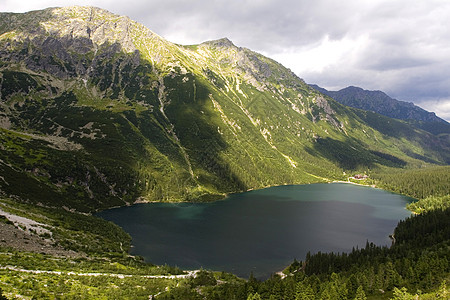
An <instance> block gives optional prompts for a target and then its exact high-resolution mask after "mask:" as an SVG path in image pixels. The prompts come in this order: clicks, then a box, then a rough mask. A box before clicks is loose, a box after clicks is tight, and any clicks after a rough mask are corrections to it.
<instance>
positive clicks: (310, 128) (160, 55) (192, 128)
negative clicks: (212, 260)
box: [0, 7, 450, 299]
mask: <svg viewBox="0 0 450 300" xmlns="http://www.w3.org/2000/svg"><path fill="white" fill-rule="evenodd" d="M0 141H1V142H0V229H1V233H2V238H1V239H0V287H1V289H3V291H4V294H5V295H7V296H8V297H10V298H13V297H16V296H17V297H18V298H20V297H22V296H23V297H24V298H26V299H27V298H29V299H31V298H32V297H35V298H38V299H40V298H42V299H46V298H67V299H77V298H78V299H99V298H110V299H121V298H134V299H148V298H149V295H152V296H153V295H155V297H156V295H158V296H157V297H156V298H157V299H165V298H168V299H169V298H172V299H203V298H207V299H247V298H248V297H251V298H249V299H257V297H258V296H259V295H264V297H265V296H267V298H269V297H270V296H271V295H272V294H273V295H276V296H275V297H278V298H279V299H281V298H280V297H279V295H281V294H280V293H281V292H285V291H288V292H289V293H291V292H293V291H295V289H292V287H293V286H300V283H301V282H303V281H301V280H300V279H302V278H304V277H302V276H310V275H311V274H303V275H299V274H300V273H299V272H297V274H293V273H292V276H291V275H289V276H291V277H289V278H290V279H288V280H286V281H282V280H281V278H280V277H277V276H275V277H274V278H273V279H271V280H268V281H267V282H264V283H262V282H256V281H255V279H254V278H250V279H249V280H248V281H245V280H243V279H239V278H236V277H235V276H234V275H232V274H225V273H213V272H209V271H204V270H201V271H199V272H197V273H189V274H187V273H186V272H184V271H182V270H179V269H178V268H174V267H169V266H153V265H151V264H147V263H144V262H143V260H142V259H141V258H139V257H134V256H130V255H129V250H130V247H131V240H130V237H129V235H128V234H126V233H125V232H124V231H123V230H122V229H121V228H119V227H118V226H116V225H114V224H112V223H110V222H107V221H105V220H102V219H98V218H96V217H93V216H92V213H94V212H95V211H98V210H102V209H107V208H112V207H117V206H125V205H132V204H133V203H136V202H149V201H213V200H217V199H221V198H223V197H224V196H225V195H226V194H228V193H233V192H239V191H245V190H249V189H256V188H262V187H267V186H273V185H282V184H303V183H314V182H329V181H334V180H347V178H348V177H349V176H352V175H354V174H368V175H369V179H368V180H366V181H367V182H368V183H375V184H377V185H379V186H381V187H384V188H386V189H391V190H396V191H400V192H402V193H405V194H410V195H416V194H415V193H417V195H419V193H422V194H421V195H420V196H417V197H420V198H426V197H427V196H430V197H438V198H439V201H440V202H442V203H443V205H440V204H439V205H434V203H435V201H434V200H433V199H431V200H430V199H428V198H427V199H428V200H422V202H418V203H419V204H417V207H416V210H417V211H418V212H424V211H433V209H434V208H436V207H435V206H439V208H442V209H445V208H446V207H447V206H446V204H447V201H448V196H447V195H446V193H445V192H444V193H440V192H439V193H437V192H436V190H435V189H433V188H430V187H428V186H426V184H424V185H420V187H419V190H415V189H414V188H411V186H408V184H407V183H408V182H409V179H410V178H414V179H417V180H422V181H426V178H427V177H428V175H429V174H431V173H433V172H434V171H433V170H436V172H437V173H438V174H447V171H448V167H446V166H445V165H448V164H449V162H450V144H449V141H448V139H445V138H443V137H442V136H441V137H440V136H436V135H433V134H432V133H430V132H426V131H423V130H420V129H417V128H415V127H412V126H410V125H409V124H408V123H406V122H403V121H400V120H395V119H390V118H388V117H384V116H381V115H378V114H375V113H372V112H367V111H363V110H359V109H354V108H349V107H346V106H344V105H342V104H340V103H338V102H336V101H334V100H333V99H331V98H329V97H328V96H326V95H324V94H322V93H320V92H319V91H316V90H314V89H313V88H311V87H309V86H308V85H307V84H305V83H304V82H303V80H302V79H300V78H298V77H297V76H296V75H295V74H294V73H292V72H291V71H290V70H289V69H287V68H285V67H283V66H282V65H280V64H279V63H277V62H275V61H273V60H272V59H270V58H267V57H264V56H262V55H260V54H258V53H255V52H253V51H251V50H249V49H245V48H240V47H237V46H235V45H234V44H233V43H232V42H231V41H230V40H228V39H220V40H216V41H209V42H205V43H202V44H199V45H189V46H182V45H177V44H173V43H170V42H168V41H166V40H164V39H163V38H161V37H160V36H158V35H157V34H155V33H153V32H151V31H150V30H149V29H147V28H145V27H144V26H143V25H141V24H139V23H137V22H134V21H132V20H130V19H129V18H128V17H123V16H118V15H114V14H112V13H110V12H107V11H105V10H102V9H98V8H93V7H68V8H49V9H46V10H41V11H33V12H29V13H25V14H13V13H0ZM439 165H443V167H439ZM430 167H431V168H432V169H430ZM430 170H431V171H430ZM427 172H431V173H427ZM405 174H406V175H405ZM433 174H434V173H433ZM403 176H404V177H403ZM447 177H448V176H447ZM447 177H445V176H436V177H435V178H437V179H436V180H437V181H433V183H432V185H433V186H438V187H439V189H443V190H445V188H446V187H448V183H447V184H445V183H442V181H441V180H442V179H445V178H447ZM391 178H395V180H392V182H391ZM408 178H409V179H408ZM419 178H420V179H419ZM435 182H437V183H435ZM413 193H414V194H413ZM447 194H448V193H447ZM446 197H447V198H446ZM430 202H433V203H432V204H430ZM440 202H439V203H440ZM445 214H447V212H444V210H443V212H442V215H439V216H438V218H441V217H442V216H446V215H445ZM435 216H436V215H433V213H432V212H431V213H430V215H427V216H426V217H424V219H425V221H426V222H428V221H429V222H431V223H432V222H435V221H436V218H434V217H435ZM433 218H434V219H433ZM412 219H413V220H416V221H417V219H414V218H412ZM425 221H424V222H425ZM414 222H415V221H413V222H412V223H414ZM417 222H419V223H417V224H420V222H421V221H417ZM405 224H406V225H404V224H403V225H402V226H403V227H402V228H405V226H406V227H408V226H412V227H411V228H416V227H414V226H416V225H417V224H416V223H414V224H412V225H411V224H410V223H405ZM432 224H434V223H432ZM444 225H445V224H444ZM435 227H436V228H437V229H436V231H435V232H431V233H430V236H431V237H430V241H437V242H436V244H437V246H436V247H434V246H430V245H429V244H424V245H421V247H420V249H418V250H417V252H411V255H412V256H411V259H410V261H409V265H408V264H406V263H405V264H404V265H403V264H401V263H398V264H395V271H396V272H397V274H400V275H402V276H403V274H406V273H407V272H409V268H406V267H405V268H406V269H407V270H406V271H405V270H404V269H402V267H404V266H408V267H409V266H411V264H413V263H418V262H420V259H421V257H422V258H423V257H425V256H426V254H427V253H433V255H435V256H433V258H432V262H435V263H436V264H438V266H436V267H435V268H434V267H433V268H431V269H430V271H429V272H428V273H427V271H426V270H425V271H423V270H421V271H420V272H422V271H423V272H422V273H420V276H424V277H426V276H428V278H431V279H430V280H431V281H432V280H438V281H440V282H438V283H437V282H429V281H430V280H429V281H427V282H426V284H424V285H423V288H424V289H425V292H427V293H431V292H432V291H439V292H441V290H442V291H443V292H442V293H444V292H446V291H447V290H446V287H445V286H444V285H443V287H442V288H440V286H439V284H440V283H441V281H442V282H444V283H445V280H446V279H447V280H448V274H449V271H448V261H447V262H446V261H445V259H444V258H445V254H448V247H447V246H448V239H445V238H442V236H443V234H445V233H447V231H445V230H441V227H443V226H442V224H441V223H439V224H437V225H436V226H435ZM408 228H410V227H408ZM427 228H428V227H427ZM404 232H408V230H407V229H406V230H404ZM425 233H426V232H425ZM405 234H406V233H405ZM435 235H437V236H435ZM404 241H405V243H406V244H407V246H408V247H409V246H410V245H412V244H414V242H415V238H411V237H408V236H406V237H405V239H404ZM405 247H406V246H405ZM433 247H434V248H433ZM446 247H447V248H446ZM369 250H370V249H369ZM361 251H363V250H361ZM361 251H360V252H358V253H356V254H355V257H356V258H358V255H359V254H361V253H362V254H364V255H365V254H366V253H363V252H361ZM377 251H379V252H377ZM383 251H385V250H383V249H376V250H374V253H375V252H376V253H375V254H377V255H375V254H374V256H373V257H376V258H377V259H378V258H379V259H380V262H381V263H382V264H383V268H384V269H383V270H382V271H380V272H379V273H376V274H375V273H373V274H372V273H371V274H369V275H370V276H371V275H374V276H372V277H370V278H371V279H373V280H378V281H377V282H376V284H375V283H374V284H371V285H370V284H369V283H367V284H366V283H365V282H363V279H361V278H362V277H361V278H358V279H357V281H355V280H354V279H351V280H352V284H354V283H355V282H357V283H358V286H352V288H351V292H347V293H346V294H345V295H346V297H347V296H348V297H347V298H350V297H351V296H356V294H357V290H358V287H359V285H360V286H362V288H363V292H364V291H365V293H367V294H371V295H375V296H377V295H378V294H377V289H378V288H380V289H381V288H383V289H387V290H388V291H389V292H388V293H390V294H389V295H392V293H393V291H394V285H393V282H394V281H393V280H390V281H389V280H385V281H383V280H384V279H383V280H382V278H384V277H383V276H385V275H386V274H387V273H386V272H387V271H386V270H388V271H389V272H390V271H392V268H391V265H389V261H390V260H396V259H397V256H395V255H397V254H398V253H402V254H403V252H398V253H397V252H395V253H394V254H392V253H390V252H389V253H387V252H383ZM386 251H387V250H386ZM446 251H447V252H446ZM380 253H382V254H380ZM386 253H387V254H386ZM378 254H380V255H379V256H378ZM385 254H386V255H387V256H386V255H385ZM383 255H384V256H383ZM324 257H325V256H324ZM330 257H331V259H330V260H327V263H329V262H330V261H331V263H329V265H324V268H326V267H328V269H327V270H325V271H323V270H321V271H320V274H316V275H311V276H312V277H308V279H307V280H308V282H306V281H305V282H304V283H305V284H306V283H308V284H311V286H312V287H314V288H315V289H317V292H319V291H320V292H321V293H322V292H323V290H325V289H328V290H329V291H328V292H329V293H332V292H334V291H331V289H333V288H336V286H337V285H343V284H344V283H345V284H349V283H348V282H350V279H349V278H348V277H349V276H350V277H351V275H350V274H351V271H352V270H353V269H352V266H353V267H354V270H355V272H357V271H358V272H360V273H362V272H363V271H364V270H361V269H357V268H359V267H357V266H355V265H354V264H353V263H354V261H357V259H356V258H355V260H354V261H353V260H348V261H346V262H347V263H348V264H347V265H346V269H343V270H338V269H336V268H335V266H334V265H332V263H333V262H334V260H333V259H336V261H341V260H345V258H341V257H340V256H339V257H338V258H336V257H334V256H333V255H330ZM367 257H369V256H367ZM443 257H444V258H443ZM421 263H422V264H423V265H426V264H425V262H421ZM368 266H369V267H371V266H370V265H368ZM388 267H389V269H387V268H388ZM411 268H413V267H412V266H411ZM328 270H329V271H332V272H329V271H328ZM291 271H294V270H291ZM322 271H323V272H322ZM341 271H342V273H339V272H341ZM376 271H377V272H378V270H376ZM441 271H442V272H441ZM374 272H375V271H374ZM414 272H415V270H414ZM417 272H419V271H417ZM432 272H434V273H432ZM436 272H441V273H439V274H435V273H436ZM294 273H295V272H294ZM333 273H334V274H335V275H333ZM338 273H339V274H338ZM392 273H393V274H394V275H395V273H394V272H392ZM431 273H432V274H431ZM336 274H338V275H336ZM355 274H356V273H355ZM408 274H409V273H408ZM414 274H418V273H414ZM366 275H367V274H366ZM369 275H367V276H369ZM375 275H376V276H378V277H376V276H375ZM409 275H411V274H409ZM409 275H408V276H409ZM296 276H298V277H296ZM314 276H316V277H314ZM336 276H337V277H336ZM367 276H366V278H368V277H367ZM300 277H301V278H300ZM305 278H306V277H305ZM292 279H295V280H292ZM297 279H299V280H297ZM397 279H398V278H397ZM422 279H423V278H422V277H420V278H419V277H414V276H411V277H404V278H403V279H402V280H398V281H395V284H396V285H395V287H397V285H398V286H401V285H402V284H403V286H407V287H408V288H409V289H410V290H411V289H413V291H414V293H419V292H420V291H418V289H419V288H422V286H421V285H420V284H418V283H417V282H416V281H420V280H422ZM358 280H359V281H358ZM414 280H416V281H414ZM286 287H288V288H286ZM300 287H301V286H300ZM302 289H303V288H302ZM275 290H276V291H277V293H275V292H274V291H275ZM348 291H350V288H349V289H348ZM288 292H286V293H288ZM202 295H204V296H202ZM324 295H325V294H324ZM330 295H331V294H330ZM333 295H334V294H333ZM378 296H379V295H378ZM1 297H2V293H1V291H0V299H1ZM289 297H290V296H289ZM289 297H287V298H286V297H285V298H284V299H289ZM330 297H331V296H330ZM290 298H293V297H290ZM294 298H295V297H294ZM331 298H332V297H331ZM385 298H386V297H385ZM275 299H277V298H275Z"/></svg>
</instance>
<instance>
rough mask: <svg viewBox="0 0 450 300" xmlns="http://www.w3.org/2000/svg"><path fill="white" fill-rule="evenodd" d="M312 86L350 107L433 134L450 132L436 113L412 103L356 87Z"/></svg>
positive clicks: (445, 123)
mask: <svg viewBox="0 0 450 300" xmlns="http://www.w3.org/2000/svg"><path fill="white" fill-rule="evenodd" d="M310 86H311V87H312V88H314V89H316V90H318V91H320V92H321V93H324V94H326V95H328V96H330V97H332V98H333V99H335V100H336V101H338V102H340V103H342V104H344V105H347V106H350V107H354V108H359V109H363V110H369V111H373V112H376V113H378V114H381V115H384V116H387V117H390V118H395V119H400V120H406V121H413V122H415V123H417V124H416V125H418V126H419V127H420V128H422V129H425V130H427V131H430V132H432V133H441V132H450V124H449V123H448V122H446V121H445V120H443V119H441V118H439V117H437V116H436V114H435V113H434V112H428V111H426V110H424V109H422V108H420V107H418V106H416V105H414V103H411V102H406V101H400V100H397V99H393V98H391V97H389V96H388V95H387V94H386V93H384V92H382V91H378V90H377V91H370V90H364V89H362V88H360V87H356V86H348V87H346V88H343V89H341V90H339V91H328V90H326V89H324V88H321V87H319V86H318V85H314V84H311V85H310ZM419 123H420V124H419ZM427 124H428V125H427ZM431 124H439V125H438V126H432V125H431ZM437 128H438V129H437Z"/></svg>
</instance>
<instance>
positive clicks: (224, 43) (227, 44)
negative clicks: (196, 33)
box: [202, 37, 237, 48]
mask: <svg viewBox="0 0 450 300" xmlns="http://www.w3.org/2000/svg"><path fill="white" fill-rule="evenodd" d="M202 44H203V45H209V46H213V47H218V48H237V47H236V46H235V45H234V44H233V42H232V41H230V40H229V39H228V38H227V37H224V38H221V39H218V40H212V41H207V42H204V43H202Z"/></svg>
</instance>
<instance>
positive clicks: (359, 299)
mask: <svg viewBox="0 0 450 300" xmlns="http://www.w3.org/2000/svg"><path fill="white" fill-rule="evenodd" d="M355 300H367V297H366V293H365V292H364V289H363V287H362V286H359V287H358V289H357V290H356V296H355Z"/></svg>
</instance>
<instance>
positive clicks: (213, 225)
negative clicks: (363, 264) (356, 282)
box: [98, 183, 412, 278]
mask: <svg viewBox="0 0 450 300" xmlns="http://www.w3.org/2000/svg"><path fill="white" fill-rule="evenodd" d="M411 200H412V199H411V198H408V197H405V196H401V195H398V194H393V193H389V192H386V191H383V190H379V189H374V188H369V187H362V186H355V185H350V184H340V183H333V184H310V185H291V186H279V187H272V188H267V189H262V190H255V191H250V192H245V193H241V194H233V195H230V196H229V197H227V198H226V199H225V200H223V201H217V202H213V203H195V204H192V203H179V204H173V203H147V204H137V205H134V206H130V207H121V208H116V209H111V210H107V211H103V212H100V213H99V214H98V216H100V217H102V218H104V219H107V220H110V221H113V222H114V223H116V224H118V225H120V226H121V227H122V228H123V229H124V230H125V231H127V232H128V233H129V234H130V235H131V236H132V238H133V242H132V244H133V246H134V247H133V248H132V254H137V255H141V256H143V257H144V258H145V259H146V261H148V262H151V263H154V264H169V265H174V266H175V265H176V266H178V267H180V268H183V269H198V268H200V267H203V268H205V269H211V270H217V271H222V270H223V271H228V272H232V273H234V274H236V275H238V276H242V277H244V278H247V277H248V276H249V274H250V272H253V274H254V275H255V277H258V278H266V277H269V276H270V274H272V273H274V272H277V271H281V270H282V269H283V268H284V267H286V266H287V265H289V264H290V263H291V262H292V261H293V259H294V258H296V259H298V260H304V258H305V256H306V253H307V252H308V251H311V253H315V252H317V251H322V252H326V251H334V252H343V251H351V250H352V247H356V246H359V247H364V246H365V244H366V241H369V242H373V243H375V244H377V245H390V243H391V241H390V239H389V234H391V233H392V232H393V231H394V228H395V226H396V225H397V223H398V221H399V220H401V219H404V218H406V217H407V216H409V215H410V213H409V212H408V211H407V210H406V209H405V205H406V204H407V203H408V202H410V201H411Z"/></svg>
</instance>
